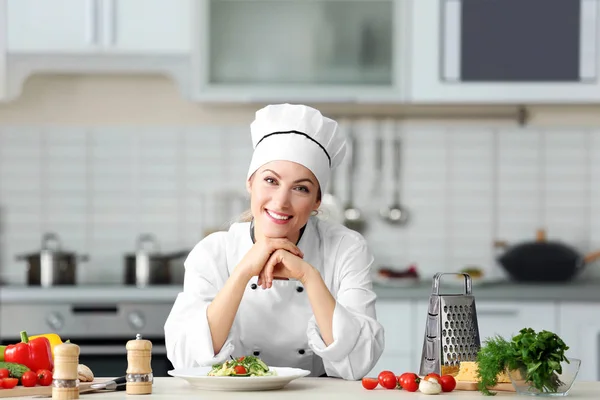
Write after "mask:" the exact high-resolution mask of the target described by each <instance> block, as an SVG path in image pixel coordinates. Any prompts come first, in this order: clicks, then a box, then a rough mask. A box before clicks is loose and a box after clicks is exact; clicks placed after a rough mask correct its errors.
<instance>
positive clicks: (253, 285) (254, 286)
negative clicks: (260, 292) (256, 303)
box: [250, 283, 258, 290]
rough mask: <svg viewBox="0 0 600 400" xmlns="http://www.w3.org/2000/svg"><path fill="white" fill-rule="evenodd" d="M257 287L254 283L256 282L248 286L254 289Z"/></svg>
mask: <svg viewBox="0 0 600 400" xmlns="http://www.w3.org/2000/svg"><path fill="white" fill-rule="evenodd" d="M257 287H258V286H257V285H256V283H253V284H252V285H250V288H251V289H252V290H254V289H256V288H257Z"/></svg>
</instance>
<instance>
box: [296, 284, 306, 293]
mask: <svg viewBox="0 0 600 400" xmlns="http://www.w3.org/2000/svg"><path fill="white" fill-rule="evenodd" d="M296 292H298V293H302V292H304V288H303V287H302V286H298V287H297V288H296Z"/></svg>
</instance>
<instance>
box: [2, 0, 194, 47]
mask: <svg viewBox="0 0 600 400" xmlns="http://www.w3.org/2000/svg"><path fill="white" fill-rule="evenodd" d="M191 1H192V0H52V1H47V0H7V3H8V6H7V10H8V50H9V52H11V53H21V54H23V53H25V54H32V53H33V54H40V53H42V54H73V53H76V54H77V53H112V52H115V53H132V54H136V53H145V54H165V53H166V54H169V53H188V52H189V50H190V34H191V15H190V12H191Z"/></svg>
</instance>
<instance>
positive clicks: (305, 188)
mask: <svg viewBox="0 0 600 400" xmlns="http://www.w3.org/2000/svg"><path fill="white" fill-rule="evenodd" d="M297 189H298V190H300V191H301V192H305V193H308V188H307V187H306V186H298V188H297Z"/></svg>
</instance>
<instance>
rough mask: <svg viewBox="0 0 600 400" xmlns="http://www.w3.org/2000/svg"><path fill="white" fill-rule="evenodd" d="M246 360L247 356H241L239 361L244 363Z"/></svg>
mask: <svg viewBox="0 0 600 400" xmlns="http://www.w3.org/2000/svg"><path fill="white" fill-rule="evenodd" d="M244 358H246V356H241V357H240V358H238V361H239V362H242V361H244Z"/></svg>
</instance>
